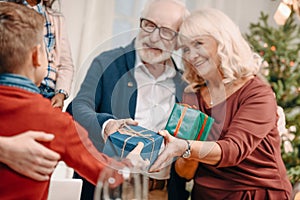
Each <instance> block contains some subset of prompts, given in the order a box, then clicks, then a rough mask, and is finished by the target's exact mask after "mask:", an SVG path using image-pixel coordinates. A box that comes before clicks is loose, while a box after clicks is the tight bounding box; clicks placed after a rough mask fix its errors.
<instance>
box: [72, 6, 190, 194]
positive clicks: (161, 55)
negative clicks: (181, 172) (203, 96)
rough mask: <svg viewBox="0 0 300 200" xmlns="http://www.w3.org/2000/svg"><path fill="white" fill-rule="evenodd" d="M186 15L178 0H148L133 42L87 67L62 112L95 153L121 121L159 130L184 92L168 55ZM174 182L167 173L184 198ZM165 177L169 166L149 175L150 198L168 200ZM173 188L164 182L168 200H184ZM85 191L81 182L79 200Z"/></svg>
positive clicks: (110, 52)
mask: <svg viewBox="0 0 300 200" xmlns="http://www.w3.org/2000/svg"><path fill="white" fill-rule="evenodd" d="M166 10H168V12H166ZM188 14H189V12H188V11H187V9H186V8H185V5H184V4H183V3H182V2H180V1H178V0H150V1H148V2H147V3H146V5H145V7H144V10H143V12H142V16H141V18H140V30H139V33H138V35H137V37H136V39H134V40H133V41H132V43H131V44H129V45H128V46H126V47H124V48H123V47H120V48H117V49H113V50H110V51H107V52H104V53H101V54H100V55H99V56H97V57H96V58H95V59H94V61H93V62H92V64H91V66H90V69H89V71H88V73H87V75H86V77H85V80H84V82H83V83H82V85H81V89H80V91H79V93H78V94H77V96H76V97H75V99H74V100H73V102H72V103H71V104H70V105H69V107H68V109H67V110H68V112H70V113H72V114H73V116H74V118H75V119H76V120H77V121H78V122H79V123H80V124H81V125H82V126H84V127H85V128H86V129H87V130H88V131H89V137H90V138H91V139H92V141H93V143H94V145H95V146H96V147H97V149H98V150H99V151H102V149H103V146H104V142H105V140H106V139H107V137H108V136H109V135H110V134H112V133H114V132H115V131H116V130H117V129H118V128H119V127H120V126H121V124H122V123H124V122H125V123H127V124H130V125H137V124H139V125H140V126H143V127H145V128H148V129H151V130H154V131H158V130H160V129H164V127H165V125H166V122H167V119H168V116H169V114H170V113H171V110H172V107H173V105H174V103H175V102H179V101H180V100H181V95H182V93H183V89H184V87H185V84H184V82H183V81H182V79H181V72H180V70H179V69H178V68H177V66H176V64H175V62H174V61H173V59H172V58H171V54H172V52H173V50H175V48H176V41H177V32H178V30H179V27H180V25H181V23H182V21H183V20H184V18H185V17H186V16H187V15H188ZM175 177H176V174H174V173H173V170H172V175H171V180H173V181H172V182H173V183H175V182H176V186H177V187H178V188H181V189H182V190H183V193H180V195H183V196H186V195H187V194H186V191H185V187H184V185H185V182H184V181H183V180H181V179H178V177H176V178H175ZM169 178H170V167H167V168H166V169H165V170H163V171H161V172H160V173H153V174H151V175H150V180H149V190H150V192H149V199H167V198H168V193H167V188H166V185H167V180H169ZM175 179H176V181H174V180H175ZM179 180H180V181H179ZM172 185H173V184H172V183H170V182H169V184H168V188H170V189H171V188H172V190H169V199H174V198H175V197H176V198H179V199H183V196H179V194H176V192H177V191H178V190H176V189H175V186H174V187H173V186H172ZM86 187H87V184H86V183H85V184H84V187H83V192H82V195H83V196H82V199H91V198H92V196H93V189H92V191H91V190H87V189H86ZM171 191H172V192H171ZM185 198H186V197H185Z"/></svg>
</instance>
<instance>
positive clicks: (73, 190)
mask: <svg viewBox="0 0 300 200" xmlns="http://www.w3.org/2000/svg"><path fill="white" fill-rule="evenodd" d="M81 189H82V180H81V179H51V181H50V186H49V193H48V200H79V199H80V195H81Z"/></svg>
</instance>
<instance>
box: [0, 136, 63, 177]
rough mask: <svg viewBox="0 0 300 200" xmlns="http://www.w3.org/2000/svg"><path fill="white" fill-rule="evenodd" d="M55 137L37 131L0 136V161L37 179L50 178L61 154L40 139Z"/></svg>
mask: <svg viewBox="0 0 300 200" xmlns="http://www.w3.org/2000/svg"><path fill="white" fill-rule="evenodd" d="M53 139H54V135H52V134H47V133H44V132H37V131H27V132H25V133H22V134H20V135H16V136H11V137H0V162H2V163H5V164H6V165H7V166H9V167H10V168H11V169H13V170H15V171H16V172H18V173H20V174H22V175H25V176H27V177H29V178H32V179H35V180H37V181H46V180H49V177H50V176H49V175H50V174H51V173H52V172H53V170H54V169H55V166H56V164H57V162H58V160H59V159H60V155H59V154H58V153H56V152H54V151H52V150H50V149H48V148H46V147H45V146H43V145H42V144H40V143H39V142H38V141H40V142H50V141H52V140H53Z"/></svg>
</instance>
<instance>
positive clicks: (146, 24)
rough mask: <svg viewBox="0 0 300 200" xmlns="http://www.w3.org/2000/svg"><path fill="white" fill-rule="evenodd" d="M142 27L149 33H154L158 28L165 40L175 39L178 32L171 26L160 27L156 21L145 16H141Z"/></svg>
mask: <svg viewBox="0 0 300 200" xmlns="http://www.w3.org/2000/svg"><path fill="white" fill-rule="evenodd" d="M140 27H141V29H143V30H144V31H146V32H147V33H153V32H154V31H155V30H156V29H158V30H159V35H160V37H161V38H162V39H165V40H173V39H174V38H175V37H176V36H177V34H178V33H177V32H176V31H173V30H172V29H170V28H167V27H158V26H157V25H156V24H155V23H154V22H152V21H150V20H148V19H145V18H141V21H140Z"/></svg>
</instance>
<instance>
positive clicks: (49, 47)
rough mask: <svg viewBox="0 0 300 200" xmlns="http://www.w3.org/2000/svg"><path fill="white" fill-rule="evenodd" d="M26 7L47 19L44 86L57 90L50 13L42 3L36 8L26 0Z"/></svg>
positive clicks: (53, 39)
mask: <svg viewBox="0 0 300 200" xmlns="http://www.w3.org/2000/svg"><path fill="white" fill-rule="evenodd" d="M24 5H26V6H28V7H30V8H32V9H34V10H36V11H37V12H38V13H40V14H41V15H43V16H44V17H45V30H44V33H45V35H44V41H45V46H46V52H47V58H48V68H47V75H46V77H45V78H44V80H43V81H42V84H43V85H44V86H46V87H50V88H51V89H53V90H55V82H56V76H57V70H56V68H55V67H53V63H54V62H53V60H54V57H55V51H54V48H55V33H54V26H53V25H52V22H51V21H50V20H49V16H48V13H47V12H46V11H45V7H44V6H43V2H42V1H41V2H40V3H39V4H37V5H35V6H30V5H29V4H28V2H27V1H26V0H25V1H24Z"/></svg>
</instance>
